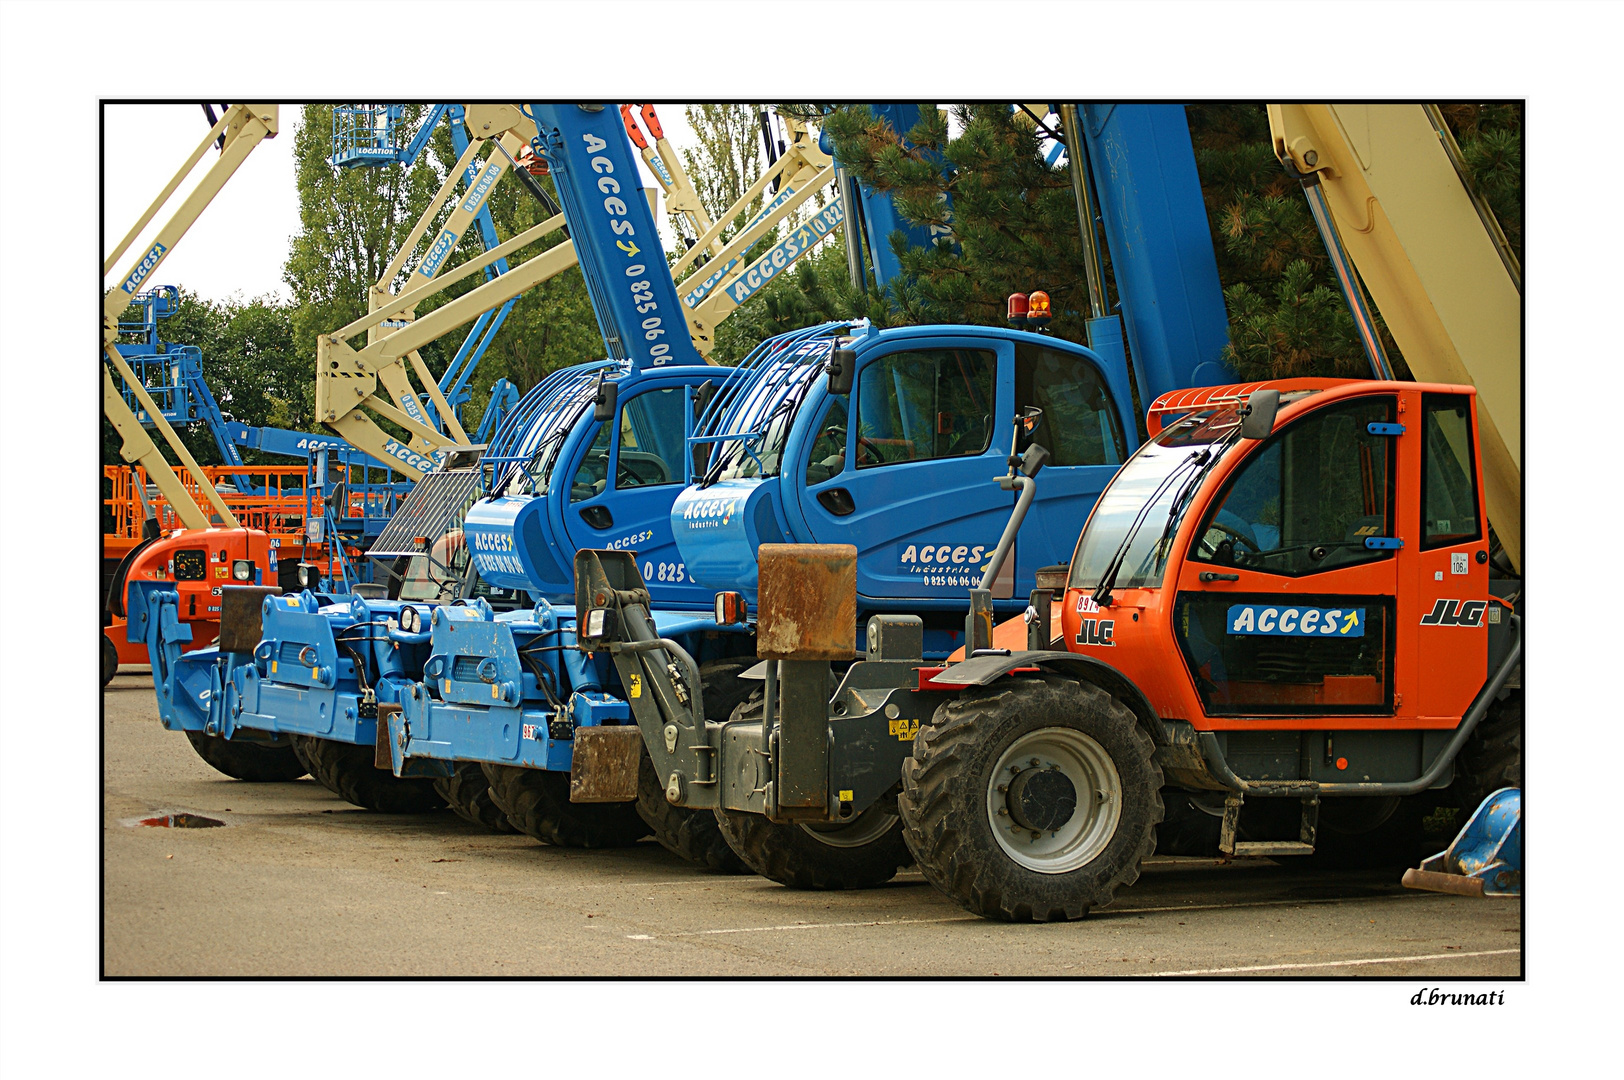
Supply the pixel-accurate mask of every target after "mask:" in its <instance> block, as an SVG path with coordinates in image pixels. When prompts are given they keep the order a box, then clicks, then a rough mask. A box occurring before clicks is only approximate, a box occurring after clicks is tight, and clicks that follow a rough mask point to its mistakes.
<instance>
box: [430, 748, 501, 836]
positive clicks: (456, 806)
mask: <svg viewBox="0 0 1624 1080" xmlns="http://www.w3.org/2000/svg"><path fill="white" fill-rule="evenodd" d="M434 790H435V791H437V792H438V793H439V795H440V798H442V799H444V800H445V804H446V805H447V806H449V807H450V808H451V812H452V813H453V814H456V815H457V816H458V817H460V818H462V819H463V820H464V821H467V822H470V823H472V824H474V825H483V826H484V827H485V828H487V829H490V830H492V831H494V832H499V833H511V832H518V831H519V830H518V829H515V828H514V827H513V823H512V822H511V821H509V820H508V816H507V814H506V813H505V812H504V811H503V810H502V808H501V807H500V806H497V805H496V800H495V799H493V798H491V782H490V780H489V778H487V777H486V776H485V770H484V768H482V767H481V766H480V764H479V762H477V761H462V762H458V763H457V771H456V772H454V773H452V774H451V775H450V776H443V777H440V778H438V779H436V780H435V781H434Z"/></svg>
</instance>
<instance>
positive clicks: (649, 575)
mask: <svg viewBox="0 0 1624 1080" xmlns="http://www.w3.org/2000/svg"><path fill="white" fill-rule="evenodd" d="M686 568H687V564H686V563H667V562H663V563H655V562H646V563H644V564H643V580H644V581H668V582H671V583H672V584H682V583H684V582H686V583H688V584H690V585H697V584H699V583H698V582H697V581H695V580H694V579H693V578H692V577H691V576H690V575H689V574H688V572H687V569H686Z"/></svg>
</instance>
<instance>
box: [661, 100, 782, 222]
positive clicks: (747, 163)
mask: <svg viewBox="0 0 1624 1080" xmlns="http://www.w3.org/2000/svg"><path fill="white" fill-rule="evenodd" d="M761 108H762V107H761V106H760V105H690V106H688V107H687V109H686V110H684V115H685V116H686V117H687V119H688V125H689V127H691V128H692V129H693V133H694V138H695V140H696V145H695V146H693V147H684V148H683V151H682V163H683V167H684V169H685V170H686V171H687V173H688V180H689V182H690V183H692V184H693V186H694V191H696V192H697V193H698V194H699V201H700V202H701V203H703V204H704V205H705V212H706V213H708V214H709V215H710V217H711V220H712V221H715V220H717V218H718V217H719V216H720V215H721V214H722V213H723V212H725V211H726V210H727V209H729V208H730V207H731V206H732V205H733V204H734V203H736V202H738V201H739V199H741V198H743V197H744V193H745V192H746V191H748V190H750V185H751V184H754V183H755V182H756V180H758V179H759V178H760V177H761V172H762V169H764V168H765V167H766V162H765V161H763V160H762V157H761V129H760V123H761V121H760V115H761ZM760 209H761V199H760V198H756V199H753V200H751V202H750V204H749V205H748V206H747V207H745V208H744V210H743V212H742V213H741V214H739V215H738V216H737V217H735V218H734V220H733V221H732V222H731V223H730V224H729V226H728V228H727V230H726V231H725V232H724V233H723V234H722V235H723V238H724V239H726V238H727V237H730V236H732V235H733V233H735V232H737V231H738V230H739V229H740V228H742V227H743V226H744V223H745V222H746V221H748V220H749V219H750V217H752V216H753V215H755V214H756V213H757V212H758V211H759V210H760ZM680 222H681V219H680V218H677V217H675V216H673V217H672V223H673V225H677V226H678V228H677V233H678V235H681V234H682V231H683V230H682V227H681V225H680ZM693 239H697V238H693Z"/></svg>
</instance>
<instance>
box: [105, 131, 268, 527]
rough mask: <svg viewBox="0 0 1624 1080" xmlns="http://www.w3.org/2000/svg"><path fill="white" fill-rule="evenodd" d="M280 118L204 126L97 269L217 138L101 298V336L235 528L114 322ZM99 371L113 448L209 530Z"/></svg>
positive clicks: (125, 246) (112, 261) (194, 523)
mask: <svg viewBox="0 0 1624 1080" xmlns="http://www.w3.org/2000/svg"><path fill="white" fill-rule="evenodd" d="M279 118H280V112H279V110H278V108H277V106H275V105H233V106H231V107H230V108H229V109H227V110H226V111H225V115H224V116H222V117H220V119H219V121H218V122H217V123H216V124H215V125H214V126H213V127H212V128H210V129H209V133H208V134H207V135H205V136H203V141H202V142H200V143H198V145H197V149H196V150H194V151H192V153H191V156H189V157H188V158H187V159H186V163H185V164H184V165H182V166H181V168H180V171H179V172H177V173H176V174H175V175H174V177H173V178H172V179H171V180H170V181H169V183H168V184H167V185H165V187H164V189H163V191H161V192H159V194H158V197H157V198H156V199H154V200H153V202H152V205H151V206H149V207H147V209H146V212H145V213H143V214H142V215H141V217H140V219H139V220H137V221H136V223H135V227H134V228H133V229H131V230H130V231H129V232H128V233H127V234H126V235H125V236H124V239H123V240H121V241H119V243H118V244H117V246H115V247H114V248H113V251H112V252H111V254H109V255H108V256H107V259H106V260H105V262H104V263H103V264H102V273H104V274H106V273H108V272H110V271H111V270H112V268H113V267H114V266H115V265H116V264H117V263H118V260H119V259H120V258H121V257H123V255H124V254H125V252H127V251H128V250H129V247H130V245H131V244H133V243H134V242H135V238H136V237H137V236H138V235H140V233H141V230H142V229H144V228H146V227H147V225H148V224H149V223H151V221H152V220H153V218H155V217H157V216H158V212H159V211H160V210H162V209H163V208H164V206H165V205H167V204H168V202H169V200H170V198H171V197H172V196H173V195H174V194H175V192H176V190H177V189H179V187H180V185H181V182H182V181H183V180H185V179H186V177H187V176H189V175H190V174H191V172H192V170H193V169H194V168H195V167H196V166H197V163H198V162H199V161H201V160H203V155H204V154H206V153H207V152H208V149H209V147H210V146H211V145H212V144H213V143H215V142H216V141H217V140H221V139H222V138H223V139H224V145H222V146H221V148H220V156H219V157H218V158H216V159H215V162H214V164H213V165H211V166H209V171H208V172H207V173H205V174H204V176H203V179H202V180H201V181H200V182H199V183H198V185H197V187H196V188H194V189H193V190H192V192H191V194H189V195H187V196H186V198H185V199H184V200H182V202H181V204H180V206H179V207H178V208H177V209H176V210H175V213H174V214H173V215H172V216H171V217H170V218H169V220H168V221H167V222H165V223H164V224H163V226H162V227H160V228H159V229H158V234H157V236H156V237H155V238H154V239H153V242H152V244H151V245H150V246H149V247H148V248H147V249H146V250H145V251H143V252H141V255H140V257H139V258H138V259H137V260H136V262H135V264H134V265H133V266H131V268H130V270H129V272H128V273H126V274H125V275H124V276H123V277H122V278H121V279H120V281H119V283H118V284H117V285H116V286H114V287H113V288H112V289H109V290H108V292H107V294H106V296H105V297H103V302H102V316H103V317H102V338H103V345H104V352H105V355H106V357H107V359H108V361H109V362H111V363H112V365H113V367H114V368H116V369H117V370H118V373H119V374H120V375H121V376H122V377H123V378H124V381H125V383H126V385H128V386H129V388H130V389H131V391H132V392H133V393H134V394H135V397H136V400H137V401H139V402H140V403H141V407H142V408H143V409H145V410H146V413H147V415H148V416H149V417H151V418H152V421H153V423H154V424H155V425H156V426H157V428H158V430H159V431H160V432H162V433H163V436H164V441H166V442H167V443H169V446H170V449H172V450H174V451H175V454H176V456H178V457H179V458H180V459H181V462H182V463H183V464H184V465H185V466H186V471H187V472H189V473H190V474H191V476H192V479H193V481H195V482H196V484H197V486H198V490H199V491H201V492H202V493H203V495H204V496H205V497H206V498H207V499H208V500H209V505H210V506H211V507H212V508H213V509H214V512H215V513H216V514H218V515H219V516H220V520H221V522H222V523H223V524H224V525H225V526H226V527H227V528H236V527H237V518H236V516H235V515H234V514H232V512H231V510H230V509H229V508H228V507H227V506H226V504H225V500H223V499H222V498H220V493H219V492H217V491H215V490H214V485H213V484H211V483H210V482H209V479H208V477H206V476H205V475H204V474H203V469H202V468H201V467H200V466H199V465H198V463H197V461H196V460H195V459H194V458H193V457H192V455H191V452H190V451H188V450H187V449H186V444H185V443H183V442H181V441H180V437H179V436H178V435H176V434H175V430H174V428H172V427H170V426H169V424H168V422H167V421H165V420H164V418H163V415H162V413H161V412H160V411H159V409H158V405H157V403H156V402H154V401H153V400H152V396H151V395H150V394H148V393H147V391H146V387H145V386H143V385H142V384H141V380H140V379H138V378H136V376H135V373H134V372H133V371H131V370H130V366H129V364H127V363H125V361H124V358H123V356H121V355H120V354H119V351H118V347H117V344H116V343H117V341H118V317H119V316H120V315H121V314H123V313H124V309H125V308H127V307H129V305H130V304H131V303H132V302H134V300H135V297H136V294H137V293H139V292H140V291H141V286H142V285H143V284H145V283H146V282H148V281H150V280H152V278H153V275H154V274H155V273H156V272H157V269H158V267H159V266H161V265H163V262H164V260H165V259H166V258H168V257H169V253H170V252H171V251H173V250H174V249H175V245H176V244H178V243H180V240H181V237H183V236H185V235H186V232H187V230H188V229H190V228H191V227H192V224H193V223H194V222H196V221H197V219H198V218H199V217H200V216H201V215H202V213H203V211H204V209H205V208H207V207H208V205H209V204H210V203H211V202H213V201H214V197H215V196H216V195H218V194H219V193H220V189H221V188H223V187H224V186H225V184H226V181H227V180H230V179H231V177H232V175H233V174H234V173H236V171H237V168H238V167H239V166H240V165H242V163H243V162H244V161H245V160H247V158H248V155H249V154H250V153H252V152H253V150H254V147H256V146H258V145H259V144H260V142H261V141H263V140H265V139H271V138H275V137H276V133H277V130H278V126H279V123H278V122H279ZM102 373H103V375H104V376H105V379H104V383H103V388H102V389H103V395H102V408H103V410H104V411H105V412H106V414H107V418H108V420H110V421H112V424H113V427H114V429H115V430H116V431H118V433H119V435H120V436H121V437H122V438H123V445H122V446H121V447H120V448H119V454H120V456H121V457H123V458H124V460H125V461H139V462H140V463H141V464H142V465H145V466H146V469H147V475H148V476H150V477H151V478H152V480H153V482H154V483H156V484H157V485H158V490H159V491H162V492H163V494H164V498H166V499H168V500H169V505H170V506H172V507H174V509H175V512H176V513H177V514H179V515H180V519H181V522H182V523H183V524H184V525H185V526H186V527H187V528H189V529H206V528H208V527H209V520H208V518H207V517H206V516H205V515H204V514H203V512H202V511H201V510H199V509H198V507H197V504H196V502H194V501H193V499H192V497H191V496H190V495H189V494H187V492H186V487H185V485H184V484H182V483H181V481H180V477H178V476H176V475H175V471H174V469H172V468H171V467H170V465H169V462H168V461H166V460H165V459H164V456H163V453H162V452H161V451H160V450H159V449H158V447H157V445H156V444H155V443H154V442H153V441H152V439H151V438H150V437H149V436H148V435H147V434H146V431H145V429H143V428H142V427H141V423H140V421H139V419H137V417H136V416H135V414H134V413H133V412H132V411H131V410H130V407H129V405H128V404H126V403H125V401H124V397H123V395H122V394H120V393H119V392H118V387H117V385H116V384H115V383H114V381H113V377H112V374H111V373H109V372H108V371H107V370H106V369H105V368H103V369H102ZM115 399H116V403H115ZM132 425H133V426H132Z"/></svg>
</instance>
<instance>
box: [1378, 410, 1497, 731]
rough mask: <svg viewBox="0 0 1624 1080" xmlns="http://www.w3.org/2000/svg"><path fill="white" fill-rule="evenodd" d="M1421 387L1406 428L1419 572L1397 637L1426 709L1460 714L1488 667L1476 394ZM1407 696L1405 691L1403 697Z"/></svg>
mask: <svg viewBox="0 0 1624 1080" xmlns="http://www.w3.org/2000/svg"><path fill="white" fill-rule="evenodd" d="M1461 391H1462V392H1460V393H1437V392H1416V393H1412V394H1407V395H1406V397H1407V398H1409V399H1410V401H1409V403H1408V404H1409V407H1408V410H1407V413H1406V417H1405V420H1406V425H1407V427H1408V428H1409V429H1410V431H1411V432H1413V435H1412V434H1410V433H1409V432H1407V433H1406V435H1405V438H1406V440H1409V441H1410V442H1411V443H1412V444H1413V445H1411V446H1409V447H1407V448H1408V449H1410V450H1412V451H1413V453H1414V455H1415V457H1416V459H1417V462H1416V472H1417V473H1418V483H1416V484H1415V485H1414V487H1413V489H1412V490H1411V491H1410V492H1408V493H1407V498H1406V502H1407V504H1408V505H1407V506H1406V509H1407V510H1409V511H1411V513H1413V515H1414V518H1413V524H1408V525H1407V530H1406V540H1407V541H1408V540H1409V539H1410V537H1412V536H1413V537H1414V541H1413V542H1414V545H1415V554H1414V556H1413V559H1412V567H1413V578H1412V579H1411V580H1410V581H1408V582H1406V596H1405V597H1404V601H1405V602H1404V603H1401V605H1400V607H1399V629H1400V636H1399V644H1400V647H1401V648H1406V647H1407V648H1408V649H1409V651H1410V654H1411V655H1413V656H1415V657H1416V661H1417V669H1418V672H1419V676H1418V677H1417V679H1416V680H1415V683H1414V686H1413V687H1412V688H1409V689H1407V690H1406V691H1405V693H1406V697H1407V699H1408V698H1413V699H1414V707H1415V712H1416V713H1417V714H1418V715H1419V716H1421V717H1424V718H1435V719H1448V720H1450V721H1454V720H1458V719H1459V718H1460V717H1461V716H1462V715H1463V714H1464V713H1465V711H1466V709H1467V708H1468V707H1469V706H1470V705H1471V702H1472V699H1473V697H1475V696H1476V694H1477V692H1478V690H1480V689H1481V688H1482V686H1483V681H1484V679H1485V678H1486V677H1487V672H1488V647H1489V644H1488V643H1489V631H1488V622H1489V620H1490V619H1491V618H1494V617H1495V616H1497V615H1498V614H1499V612H1496V611H1491V610H1489V605H1490V604H1491V603H1492V601H1490V600H1489V540H1488V529H1487V526H1486V524H1485V521H1486V519H1485V516H1484V512H1483V504H1482V497H1483V496H1482V488H1483V485H1482V483H1481V482H1480V478H1479V473H1480V469H1479V466H1478V456H1477V431H1476V410H1475V409H1474V395H1473V394H1472V393H1470V392H1469V391H1468V390H1467V388H1465V387H1462V388H1461ZM1406 704H1409V701H1408V700H1407V701H1406Z"/></svg>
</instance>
